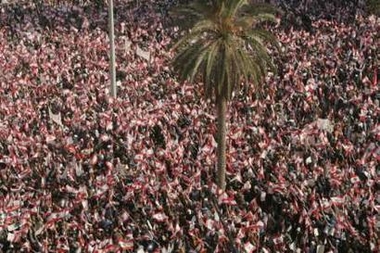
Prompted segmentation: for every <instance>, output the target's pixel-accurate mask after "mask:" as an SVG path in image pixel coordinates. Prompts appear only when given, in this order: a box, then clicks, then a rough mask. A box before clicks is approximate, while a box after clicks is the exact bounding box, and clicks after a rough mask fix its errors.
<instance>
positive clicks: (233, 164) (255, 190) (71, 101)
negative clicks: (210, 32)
mask: <svg viewBox="0 0 380 253" xmlns="http://www.w3.org/2000/svg"><path fill="white" fill-rule="evenodd" d="M126 2H128V1H126ZM315 2H319V3H318V4H317V5H315V4H316V3H315ZM344 2H345V4H343V3H341V5H339V3H338V1H330V2H320V1H312V0H305V1H275V4H277V5H278V6H280V7H281V6H284V4H285V7H283V8H284V9H286V10H288V11H289V12H290V13H288V14H287V13H285V14H284V15H285V16H284V17H285V19H284V20H285V21H286V20H287V21H286V22H288V23H286V22H285V21H284V22H283V23H282V24H280V25H277V26H275V27H270V29H272V31H273V32H274V33H275V34H276V36H277V37H278V39H279V41H280V43H281V47H282V50H281V52H272V53H273V56H274V60H275V62H276V65H277V66H278V73H277V74H273V75H270V76H268V77H267V79H266V83H265V85H263V87H264V91H263V92H261V93H260V95H259V96H258V95H256V94H257V93H255V92H252V93H251V95H249V96H247V95H246V94H242V93H239V92H236V93H235V97H234V100H233V101H232V102H231V105H230V107H229V108H230V109H229V123H228V129H229V133H228V165H227V167H228V178H229V183H228V189H227V193H226V195H227V196H225V195H222V196H219V199H218V200H217V201H219V204H220V207H219V208H220V209H218V207H217V206H216V205H214V204H212V201H211V199H212V198H211V195H210V189H213V187H212V184H211V181H212V177H213V173H214V172H213V171H214V160H215V145H216V144H215V139H214V136H215V124H214V120H215V119H214V116H213V115H214V110H213V107H212V106H210V105H209V104H208V103H207V101H204V99H203V98H202V90H201V88H200V87H201V86H199V85H197V84H195V85H190V84H188V83H185V84H180V83H178V82H177V80H176V78H175V75H174V73H172V72H171V68H170V66H169V63H170V58H171V54H170V52H169V51H168V47H169V45H170V43H171V42H172V39H173V37H175V36H178V34H177V31H178V29H177V28H176V27H175V26H174V27H167V26H166V25H167V24H168V23H170V21H168V20H166V19H168V18H169V17H168V16H167V8H168V7H170V6H172V5H174V1H159V4H157V1H139V2H138V4H136V5H133V8H129V7H130V6H129V5H123V1H115V7H116V8H115V20H116V27H115V33H116V43H117V46H116V49H117V50H116V52H117V80H118V83H119V90H118V96H119V98H118V99H116V100H112V99H109V98H107V87H108V85H109V84H108V46H107V45H108V40H107V36H108V33H107V10H106V8H103V9H101V10H99V9H95V8H94V9H92V8H81V7H74V8H72V9H68V8H66V9H65V8H62V9H57V8H53V7H51V6H46V7H44V8H45V9H44V10H43V12H41V13H38V14H37V13H35V12H33V9H30V8H32V7H30V8H29V9H28V8H24V7H22V6H18V7H17V8H13V9H6V7H4V6H1V7H0V8H2V11H1V14H0V15H1V16H0V42H1V43H0V51H1V52H2V54H1V55H0V88H1V94H0V99H1V106H0V116H1V118H0V119H2V121H0V123H1V124H0V150H1V152H0V170H1V171H2V173H1V175H0V182H1V184H0V199H1V200H2V201H0V210H1V211H0V213H2V214H5V215H2V216H1V217H0V243H1V244H2V249H5V248H7V247H8V248H9V247H10V245H12V244H13V247H14V250H15V251H17V247H19V248H18V249H19V250H20V247H21V248H28V247H29V249H33V250H35V251H44V249H50V250H51V251H58V250H59V249H61V250H67V249H68V248H69V249H78V248H82V249H83V250H84V251H89V252H90V251H95V250H99V251H101V250H109V251H110V250H114V251H117V250H118V249H119V250H120V249H124V250H130V251H137V250H138V249H139V248H140V247H144V250H146V251H148V252H153V251H154V250H158V249H164V248H165V249H167V250H168V248H174V250H175V251H177V252H180V250H184V251H185V252H192V251H195V252H200V251H202V250H203V249H206V250H208V251H210V252H213V251H216V252H217V250H219V251H220V252H223V249H228V250H229V252H233V250H236V248H234V247H241V248H240V249H242V248H244V249H245V250H247V251H248V252H250V251H251V252H254V251H255V249H261V250H262V251H264V250H266V252H285V251H289V250H291V251H297V250H298V251H300V252H315V251H316V250H317V249H320V248H321V247H322V246H323V247H325V252H328V251H331V252H349V251H353V252H371V251H374V250H375V249H376V247H378V240H379V238H378V235H377V234H376V229H378V227H376V226H377V225H376V206H378V205H379V202H380V200H379V199H378V197H376V195H375V191H376V189H377V188H378V183H377V181H376V180H377V177H378V175H377V174H376V173H377V171H376V170H377V169H378V168H377V167H376V166H377V164H378V162H379V155H380V153H379V150H380V148H379V146H378V140H379V138H380V129H379V118H380V117H379V116H380V110H379V101H380V97H379V94H380V93H379V82H378V80H379V79H378V78H379V58H378V57H379V55H380V52H379V48H380V45H379V43H380V40H379V39H378V35H377V33H378V32H377V31H378V30H379V29H380V23H379V18H378V17H375V16H362V15H361V13H360V12H356V13H353V10H354V8H351V7H350V4H351V3H352V4H354V3H355V4H360V3H357V2H360V1H353V0H352V1H344ZM347 2H348V3H347ZM311 6H313V8H311ZM157 8H158V9H157ZM326 9H327V11H326ZM358 9H360V8H357V9H356V10H358ZM11 10H12V11H11ZM291 12H293V13H291ZM297 13H302V14H305V15H306V17H305V18H304V19H303V20H301V22H299V20H298V21H297V20H293V19H292V18H291V16H292V15H293V16H295V17H296V16H297V15H298V14H297ZM41 14H43V15H45V18H41ZM43 15H42V16H43ZM286 15H289V16H288V17H289V18H287V17H286ZM14 20H17V22H13V21H14ZM294 22H295V23H294ZM141 52H148V53H149V57H145V56H146V55H144V54H142V53H141ZM9 136H12V137H9ZM3 170H4V171H3ZM206 199H207V201H206ZM220 215H223V218H222V217H220ZM2 231H3V232H2ZM231 238H232V239H231ZM231 242H234V243H235V246H231ZM17 245H18V246H17ZM5 251H6V250H5ZM10 252H12V251H10Z"/></svg>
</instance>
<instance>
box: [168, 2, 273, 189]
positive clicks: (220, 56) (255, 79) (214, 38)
mask: <svg viewBox="0 0 380 253" xmlns="http://www.w3.org/2000/svg"><path fill="white" fill-rule="evenodd" d="M173 14H174V15H175V17H176V18H177V21H178V22H176V23H177V24H181V30H182V31H184V32H185V35H184V36H183V37H181V38H180V39H179V40H178V41H177V42H176V43H175V44H174V45H173V47H172V49H173V51H174V52H175V57H174V59H173V63H172V65H173V68H174V70H175V71H176V72H177V73H178V76H179V78H180V80H181V81H185V80H189V81H190V82H194V80H195V78H197V77H199V78H200V79H199V80H201V81H202V82H203V84H204V92H205V96H206V97H207V98H214V101H215V103H216V107H217V131H218V133H217V144H218V146H217V179H216V182H217V184H218V186H219V187H220V188H221V189H222V190H225V187H226V179H225V177H226V131H227V129H226V114H227V103H228V101H229V100H230V99H231V97H232V93H233V91H234V90H235V89H237V88H241V87H243V85H242V84H244V85H248V84H255V86H256V88H260V84H261V82H262V81H263V77H264V76H265V75H266V74H267V71H268V69H272V70H274V65H273V63H272V59H271V57H270V56H269V54H268V52H267V48H266V45H267V44H266V43H267V42H269V44H272V45H274V46H276V47H277V46H278V43H277V40H276V38H275V36H274V35H272V34H271V33H270V32H268V31H266V30H265V29H263V28H262V27H260V26H259V25H260V24H261V23H262V22H264V21H275V16H274V14H275V9H274V8H273V7H272V6H270V5H266V4H250V3H249V1H247V0H211V1H207V0H195V1H192V2H191V3H190V4H188V5H185V6H182V7H180V8H178V9H176V10H175V11H174V12H173ZM188 28H190V30H189V31H188V30H187V29H188Z"/></svg>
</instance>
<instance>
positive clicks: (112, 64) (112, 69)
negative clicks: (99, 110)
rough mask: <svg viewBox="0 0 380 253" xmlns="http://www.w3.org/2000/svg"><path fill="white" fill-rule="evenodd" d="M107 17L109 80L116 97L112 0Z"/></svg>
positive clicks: (112, 93)
mask: <svg viewBox="0 0 380 253" xmlns="http://www.w3.org/2000/svg"><path fill="white" fill-rule="evenodd" d="M108 17H109V22H108V23H109V38H110V80H111V89H110V91H111V96H112V97H114V98H116V95H117V87H116V70H115V34H114V20H113V0H108Z"/></svg>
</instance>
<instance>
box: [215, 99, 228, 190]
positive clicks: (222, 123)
mask: <svg viewBox="0 0 380 253" xmlns="http://www.w3.org/2000/svg"><path fill="white" fill-rule="evenodd" d="M216 100H217V101H216V103H217V120H218V130H217V131H218V139H217V142H218V148H217V156H218V165H217V166H218V171H217V185H218V186H219V187H220V188H221V189H222V190H223V191H224V190H225V189H226V132H227V129H226V114H227V99H226V98H225V97H224V96H223V95H221V96H218V97H217V99H216Z"/></svg>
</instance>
